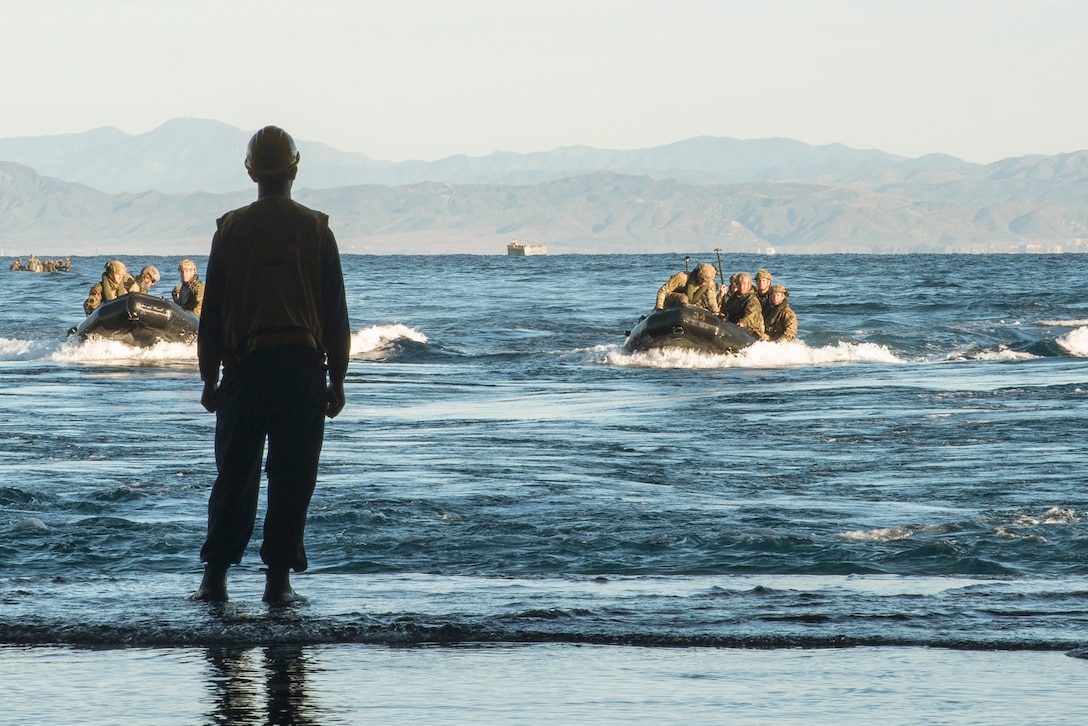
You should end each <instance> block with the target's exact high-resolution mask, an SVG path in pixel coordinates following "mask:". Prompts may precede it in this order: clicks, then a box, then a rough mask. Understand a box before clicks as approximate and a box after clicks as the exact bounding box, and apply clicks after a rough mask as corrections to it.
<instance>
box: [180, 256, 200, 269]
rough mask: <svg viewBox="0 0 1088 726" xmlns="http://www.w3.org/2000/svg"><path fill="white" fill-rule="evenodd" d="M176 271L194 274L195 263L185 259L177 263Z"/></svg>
mask: <svg viewBox="0 0 1088 726" xmlns="http://www.w3.org/2000/svg"><path fill="white" fill-rule="evenodd" d="M178 270H179V271H180V270H192V271H193V272H196V263H195V262H193V261H192V260H190V259H188V258H186V259H184V260H182V261H181V262H179V263H178Z"/></svg>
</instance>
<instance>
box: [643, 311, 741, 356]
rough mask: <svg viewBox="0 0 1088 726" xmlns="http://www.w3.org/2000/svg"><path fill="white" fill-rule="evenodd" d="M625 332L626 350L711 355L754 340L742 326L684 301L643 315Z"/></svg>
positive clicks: (728, 350) (737, 348)
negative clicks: (687, 352) (689, 352)
mask: <svg viewBox="0 0 1088 726" xmlns="http://www.w3.org/2000/svg"><path fill="white" fill-rule="evenodd" d="M626 336H627V337H626V340H625V341H624V347H625V348H626V349H627V350H629V351H645V350H656V349H664V348H674V349H680V350H691V351H695V352H698V353H709V354H712V355H724V354H729V353H736V352H737V351H739V350H741V349H743V348H747V347H748V346H749V345H751V344H752V343H754V342H756V338H755V337H754V336H753V335H752V334H751V333H749V332H748V331H746V330H745V329H744V328H741V327H738V326H736V325H734V324H733V323H730V322H727V321H725V320H722V319H721V318H720V317H718V316H717V315H715V314H714V313H712V312H710V311H709V310H707V309H705V308H701V307H698V306H696V305H687V304H681V305H674V306H670V307H667V308H665V309H663V310H654V311H653V312H651V313H650V314H649V315H643V316H642V318H641V319H639V322H638V325H636V326H635V327H634V328H633V329H632V330H628V331H627V332H626Z"/></svg>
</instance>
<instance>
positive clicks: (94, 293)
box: [83, 282, 102, 315]
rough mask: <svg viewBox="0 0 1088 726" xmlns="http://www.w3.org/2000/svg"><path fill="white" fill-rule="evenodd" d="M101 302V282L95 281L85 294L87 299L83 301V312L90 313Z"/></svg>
mask: <svg viewBox="0 0 1088 726" xmlns="http://www.w3.org/2000/svg"><path fill="white" fill-rule="evenodd" d="M101 304H102V283H101V282H96V283H95V284H94V285H93V286H92V287H91V291H90V292H89V293H88V294H87V299H86V300H84V301H83V312H84V314H86V315H90V314H91V313H93V312H94V311H95V310H97V309H98V306H99V305H101Z"/></svg>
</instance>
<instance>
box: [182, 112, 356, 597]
mask: <svg viewBox="0 0 1088 726" xmlns="http://www.w3.org/2000/svg"><path fill="white" fill-rule="evenodd" d="M298 162H299V153H298V150H297V149H296V148H295V142H294V141H293V140H292V139H291V137H290V136H289V135H288V134H287V132H285V131H284V130H283V129H280V128H277V127H275V126H266V127H265V128H263V129H261V130H260V131H258V132H257V133H256V134H254V135H253V138H252V139H250V142H249V147H248V149H247V151H246V169H247V170H248V172H249V176H250V178H251V179H252V180H253V181H254V182H256V183H257V201H255V202H253V203H252V204H250V205H248V206H245V207H242V208H240V209H235V210H234V211H231V212H228V213H227V214H225V215H223V216H222V217H221V218H219V220H217V222H216V233H215V236H214V238H213V239H212V247H211V252H210V254H209V256H208V268H207V280H206V282H205V289H204V305H203V310H202V312H201V319H200V330H199V334H198V337H197V358H198V359H199V364H200V377H201V379H202V380H203V381H204V388H203V391H202V393H201V397H200V402H201V404H202V405H203V406H204V408H206V409H207V410H208V411H213V412H215V414H216V421H215V463H216V468H217V470H218V476H217V477H216V479H215V483H214V485H213V486H212V491H211V495H210V497H209V499H208V534H207V539H206V540H205V541H204V546H203V547H202V548H201V550H200V559H201V561H202V562H204V563H205V565H204V578H203V580H202V581H201V583H200V587H199V588H198V589H197V590H196V592H194V593H193V595H192V598H193V599H194V600H204V601H209V602H223V601H226V600H227V599H228V596H227V570H228V569H229V568H230V566H231V565H235V564H238V563H239V562H241V560H242V555H243V553H244V552H245V549H246V546H247V545H248V543H249V540H250V537H251V536H252V534H253V527H254V524H255V520H256V516H257V498H258V494H259V492H260V478H261V460H262V458H263V456H264V446H265V441H266V440H267V442H268V461H267V464H266V467H265V468H266V472H267V475H268V507H267V513H266V515H265V520H264V539H263V542H262V545H261V559H262V560H263V561H264V563H265V565H266V566H267V569H266V570H265V589H264V597H263V600H264V601H265V602H267V603H272V604H283V603H291V602H295V601H298V600H304V598H302V597H301V596H299V595H297V594H296V593H295V591H294V589H293V588H292V587H291V579H290V571H291V570H294V571H295V572H302V571H304V570H305V569H306V567H307V559H306V549H305V547H304V546H303V534H304V532H305V528H306V512H307V509H308V508H309V505H310V498H311V496H312V495H313V492H314V487H315V485H316V482H317V467H318V459H319V457H320V454H321V445H322V441H323V439H324V432H325V422H324V417H325V416H328V417H329V418H334V417H335V416H336V415H337V414H338V413H340V411H341V410H343V408H344V376H345V375H346V373H347V366H348V357H349V354H350V347H351V330H350V328H349V325H348V312H347V303H346V300H345V294H344V278H343V273H342V272H341V268H340V253H339V250H338V249H337V246H336V239H335V237H334V236H333V233H332V231H331V230H330V229H329V226H328V225H329V218H328V216H327V215H325V214H322V213H321V212H317V211H314V210H312V209H309V208H307V207H304V206H303V205H301V204H298V203H297V202H295V201H293V200H292V199H291V186H292V184H293V183H294V180H295V175H296V174H297V172H298ZM221 366H222V376H223V378H222V383H220V382H219V376H220V367H221Z"/></svg>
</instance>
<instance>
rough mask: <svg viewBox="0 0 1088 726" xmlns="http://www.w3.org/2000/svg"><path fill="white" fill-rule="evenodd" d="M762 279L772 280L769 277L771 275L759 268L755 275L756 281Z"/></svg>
mask: <svg viewBox="0 0 1088 726" xmlns="http://www.w3.org/2000/svg"><path fill="white" fill-rule="evenodd" d="M763 278H765V279H767V280H773V279H774V278H773V277H771V273H769V272H767V271H766V270H764V269H763V268H760V270H759V272H757V273H756V279H757V280H759V279H763Z"/></svg>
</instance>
